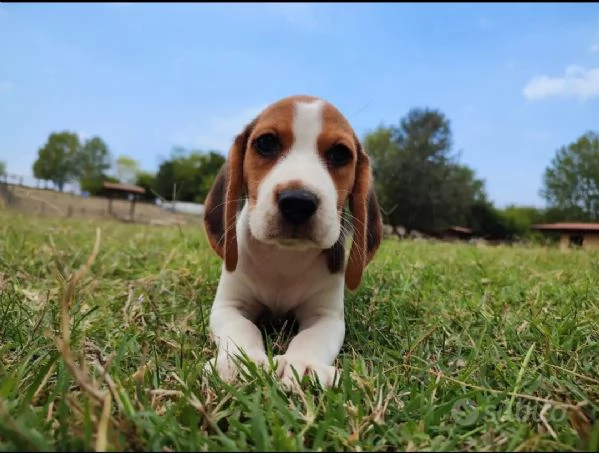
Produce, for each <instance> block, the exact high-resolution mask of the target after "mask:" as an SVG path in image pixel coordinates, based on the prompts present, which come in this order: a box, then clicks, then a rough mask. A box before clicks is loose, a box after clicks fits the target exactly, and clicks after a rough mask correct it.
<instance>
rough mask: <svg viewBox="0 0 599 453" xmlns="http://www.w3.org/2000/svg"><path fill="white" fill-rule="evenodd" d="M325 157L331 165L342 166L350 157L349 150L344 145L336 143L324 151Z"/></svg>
mask: <svg viewBox="0 0 599 453" xmlns="http://www.w3.org/2000/svg"><path fill="white" fill-rule="evenodd" d="M325 155H326V159H327V161H328V162H329V163H330V164H331V165H332V166H333V167H342V166H344V165H346V164H347V163H349V161H350V160H351V158H352V154H351V151H350V150H349V149H348V148H347V146H345V145H341V144H337V145H334V146H333V147H332V148H331V149H329V150H328V151H327V152H326V154H325Z"/></svg>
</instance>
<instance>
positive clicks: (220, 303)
mask: <svg viewBox="0 0 599 453" xmlns="http://www.w3.org/2000/svg"><path fill="white" fill-rule="evenodd" d="M259 310H260V307H259V306H258V305H255V304H248V303H245V302H239V301H229V300H222V299H220V300H219V299H217V300H216V301H215V302H214V305H213V307H212V311H211V313H210V330H211V333H212V336H213V339H214V341H215V342H216V344H217V349H218V352H217V355H216V357H215V358H214V359H212V360H211V361H210V363H209V364H208V366H212V365H214V366H216V369H217V371H218V373H219V375H220V376H221V378H222V379H223V380H226V381H231V380H233V379H234V378H235V376H236V375H237V372H238V367H237V364H236V363H235V360H236V356H238V355H240V354H241V353H242V351H243V353H245V354H247V355H248V357H249V358H250V359H251V360H252V361H254V362H255V363H256V364H258V365H264V364H266V363H268V358H267V356H266V351H265V348H264V343H263V341H262V335H261V334H260V330H259V329H258V327H257V326H256V324H254V322H253V320H254V319H255V318H256V316H257V314H258V312H259Z"/></svg>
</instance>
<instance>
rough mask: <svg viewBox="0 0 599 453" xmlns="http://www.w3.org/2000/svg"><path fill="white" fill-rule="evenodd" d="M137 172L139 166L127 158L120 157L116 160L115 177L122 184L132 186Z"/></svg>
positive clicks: (133, 160)
mask: <svg viewBox="0 0 599 453" xmlns="http://www.w3.org/2000/svg"><path fill="white" fill-rule="evenodd" d="M138 172H139V164H138V163H137V161H136V160H135V159H133V158H131V157H129V156H120V157H119V158H118V159H117V160H116V177H117V178H118V180H119V181H120V182H122V183H124V184H134V183H135V180H136V179H137V173H138Z"/></svg>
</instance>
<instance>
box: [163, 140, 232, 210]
mask: <svg viewBox="0 0 599 453" xmlns="http://www.w3.org/2000/svg"><path fill="white" fill-rule="evenodd" d="M224 162H225V158H224V157H223V156H222V155H221V154H219V153H217V152H215V151H210V152H208V153H205V152H202V151H191V152H190V153H187V154H186V153H185V151H184V150H182V149H181V148H176V149H175V150H173V152H172V153H171V158H170V159H168V160H165V161H163V162H162V163H161V164H160V167H159V169H158V173H157V174H156V180H155V183H154V187H155V190H156V192H157V193H158V194H159V195H160V196H162V197H164V198H165V199H166V200H173V199H176V200H179V201H188V202H196V203H203V202H204V200H205V199H206V196H207V195H208V191H209V190H210V187H211V186H212V183H213V182H214V179H215V178H216V175H217V174H218V171H219V170H220V168H221V167H222V165H223V164H224Z"/></svg>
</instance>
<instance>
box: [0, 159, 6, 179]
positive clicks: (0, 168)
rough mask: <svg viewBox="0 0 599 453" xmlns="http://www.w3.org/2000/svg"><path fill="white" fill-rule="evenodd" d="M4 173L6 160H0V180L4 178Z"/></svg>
mask: <svg viewBox="0 0 599 453" xmlns="http://www.w3.org/2000/svg"><path fill="white" fill-rule="evenodd" d="M5 175H6V162H4V161H3V160H0V180H2V179H4V176H5Z"/></svg>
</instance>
